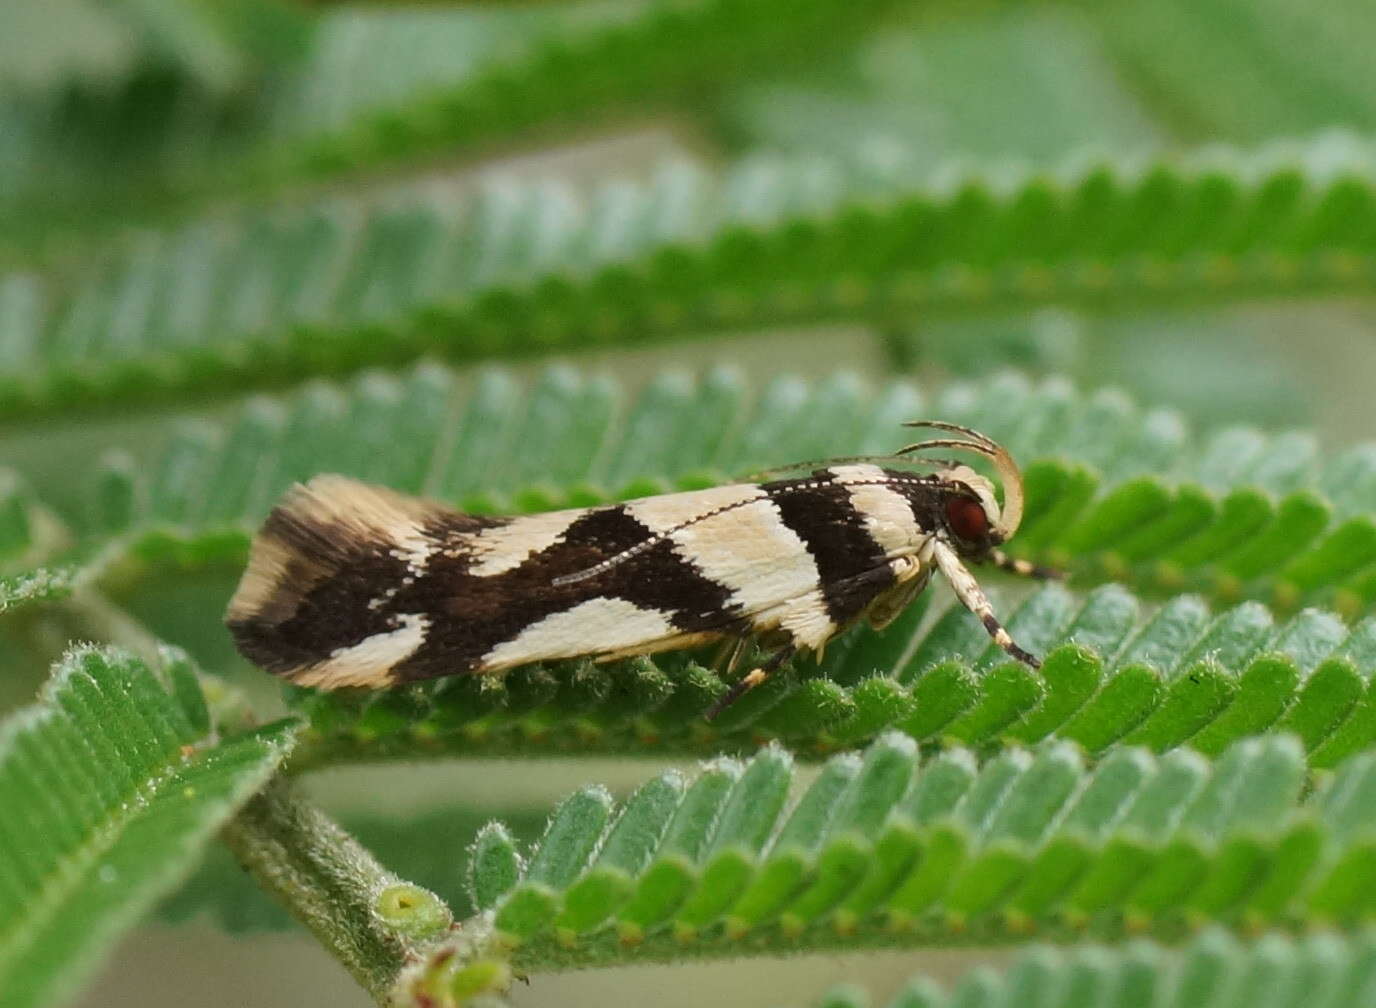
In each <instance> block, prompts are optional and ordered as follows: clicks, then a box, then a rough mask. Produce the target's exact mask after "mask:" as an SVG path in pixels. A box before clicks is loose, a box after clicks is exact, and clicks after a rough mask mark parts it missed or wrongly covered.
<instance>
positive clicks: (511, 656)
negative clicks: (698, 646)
mask: <svg viewBox="0 0 1376 1008" xmlns="http://www.w3.org/2000/svg"><path fill="white" fill-rule="evenodd" d="M681 634H682V631H681V630H679V629H677V628H676V627H675V626H674V624H673V623H672V622H670V620H669V614H668V613H665V612H661V611H660V610H658V609H645V608H641V607H640V606H638V605H636V604H635V603H634V602H627V601H626V600H625V599H620V598H593V599H588V600H587V601H586V602H581V603H579V604H578V605H576V606H574V607H573V608H572V609H567V610H565V611H564V612H557V613H552V614H551V615H549V616H546V617H545V618H544V619H542V620H540V621H539V622H537V623H532V624H531V625H530V626H528V627H526V628H525V629H524V630H522V631H521V632H520V634H519V635H517V636H516V637H515V638H513V639H512V640H509V641H505V642H504V643H501V644H498V645H497V646H496V647H494V648H493V649H492V650H491V651H489V652H487V654H486V655H484V656H483V660H482V667H483V668H484V669H487V670H493V671H495V670H497V669H503V668H510V667H512V666H515V665H524V664H525V663H526V662H533V661H541V660H543V659H546V658H563V657H567V656H569V655H577V654H587V653H588V644H589V642H596V644H597V649H598V651H599V652H607V651H620V650H623V649H627V648H637V647H639V646H640V645H643V644H645V643H648V642H650V641H655V640H659V639H661V638H664V637H673V636H679V635H681Z"/></svg>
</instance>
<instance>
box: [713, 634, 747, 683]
mask: <svg viewBox="0 0 1376 1008" xmlns="http://www.w3.org/2000/svg"><path fill="white" fill-rule="evenodd" d="M748 640H749V634H744V633H738V634H735V635H734V636H731V637H728V638H727V639H726V640H724V641H722V645H721V647H720V648H718V649H717V654H716V657H715V658H713V659H712V669H713V671H715V672H716V673H717V674H718V675H723V676H729V675H730V674H731V673H732V672H734V671H736V664H737V663H738V662H739V661H740V660H741V655H742V654H744V653H745V645H746V642H747V641H748Z"/></svg>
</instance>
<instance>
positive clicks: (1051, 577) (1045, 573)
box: [989, 549, 1065, 581]
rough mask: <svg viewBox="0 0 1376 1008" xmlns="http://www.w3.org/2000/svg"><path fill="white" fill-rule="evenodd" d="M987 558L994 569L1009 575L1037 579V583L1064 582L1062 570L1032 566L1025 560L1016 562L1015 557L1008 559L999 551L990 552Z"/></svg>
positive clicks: (1038, 565) (1032, 564) (1006, 555)
mask: <svg viewBox="0 0 1376 1008" xmlns="http://www.w3.org/2000/svg"><path fill="white" fill-rule="evenodd" d="M989 558H990V559H991V560H992V561H993V563H994V566H995V567H999V568H1001V569H1003V570H1006V571H1008V572H1009V573H1010V574H1016V575H1018V576H1019V577H1030V578H1037V579H1038V580H1039V581H1063V580H1065V571H1063V570H1057V569H1056V568H1055V567H1043V566H1041V565H1040V564H1034V563H1031V562H1029V561H1027V560H1018V559H1016V558H1015V557H1010V556H1009V555H1008V554H1007V553H1005V552H1004V551H1003V550H1001V549H996V550H990V551H989Z"/></svg>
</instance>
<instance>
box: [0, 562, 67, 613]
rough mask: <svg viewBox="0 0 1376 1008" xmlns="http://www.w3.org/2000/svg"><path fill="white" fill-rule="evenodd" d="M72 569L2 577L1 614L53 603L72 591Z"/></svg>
mask: <svg viewBox="0 0 1376 1008" xmlns="http://www.w3.org/2000/svg"><path fill="white" fill-rule="evenodd" d="M75 576H76V571H75V570H74V569H73V568H71V567H54V568H48V567H40V568H39V569H38V570H35V571H30V572H28V573H25V574H9V575H2V576H0V614H4V613H6V612H9V611H11V610H14V609H18V608H19V607H20V606H25V605H30V604H32V603H35V602H53V601H56V600H58V599H63V598H66V597H67V596H68V595H70V594H71V591H72V579H73V578H74V577H75Z"/></svg>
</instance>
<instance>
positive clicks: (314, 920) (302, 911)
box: [222, 778, 448, 1004]
mask: <svg viewBox="0 0 1376 1008" xmlns="http://www.w3.org/2000/svg"><path fill="white" fill-rule="evenodd" d="M222 835H223V837H224V840H225V843H227V844H228V845H229V848H230V850H232V851H233V852H234V855H235V857H236V858H238V860H239V862H240V864H242V865H243V866H244V867H245V868H246V869H247V870H248V871H250V872H251V873H252V874H253V876H254V878H256V879H257V880H258V883H259V884H260V885H262V886H263V888H265V889H267V890H268V891H269V892H271V893H273V894H274V895H275V896H276V897H277V898H278V899H279V900H281V901H282V903H283V904H284V905H285V906H286V907H287V909H288V910H289V911H290V912H291V914H292V916H294V917H295V918H296V919H297V920H298V921H300V922H301V923H302V924H303V925H305V926H306V928H308V929H309V930H310V932H311V933H312V934H314V935H315V936H316V938H318V939H319V940H320V942H321V944H323V945H324V946H325V947H326V948H327V949H328V950H329V951H330V953H331V954H332V955H334V957H335V958H336V959H338V960H339V961H340V962H341V963H342V964H343V965H344V967H345V969H347V970H348V971H349V972H350V973H351V974H352V975H353V977H354V979H356V980H357V981H358V982H359V983H360V984H362V985H363V987H364V988H366V989H367V991H368V992H369V993H370V994H371V995H372V996H373V997H374V998H375V999H376V1000H377V1001H378V1002H379V1003H380V1004H386V1003H388V999H389V997H390V993H391V990H392V987H393V985H394V983H395V981H396V979H397V976H398V974H399V973H400V972H401V970H402V967H403V966H405V965H406V964H407V963H408V962H410V961H414V960H415V959H416V958H417V956H418V955H419V952H420V949H421V948H422V947H423V946H425V945H428V944H430V939H431V938H432V937H433V934H432V933H429V934H427V933H425V932H426V930H430V931H431V932H433V930H435V929H434V928H429V929H420V930H419V931H418V929H417V927H416V926H415V924H416V921H415V920H413V919H411V918H415V917H417V916H419V917H420V918H423V919H426V920H433V919H434V915H435V911H436V908H437V907H438V908H439V910H440V911H441V914H442V916H443V921H442V922H437V923H440V927H439V930H443V928H444V927H447V925H448V915H447V912H445V908H444V907H443V904H442V903H441V902H440V901H439V899H438V898H437V897H435V896H434V895H433V894H431V893H428V892H426V891H425V890H423V889H419V888H418V887H415V886H412V885H410V884H408V883H404V882H402V881H401V880H400V879H399V878H397V876H395V875H394V874H392V873H391V872H389V871H388V870H387V869H386V868H384V867H383V866H382V865H381V864H379V863H378V862H377V860H376V859H375V858H374V857H373V856H372V854H370V853H369V852H368V851H367V850H365V849H364V848H363V847H362V846H361V845H360V844H359V843H358V841H357V840H355V839H354V838H353V837H352V836H350V835H349V834H348V833H347V832H345V831H344V830H343V829H342V828H341V827H340V826H339V825H338V824H336V823H335V822H334V821H333V820H331V819H330V818H329V817H328V816H326V815H325V814H324V813H323V812H321V811H320V810H319V809H317V808H315V807H314V806H312V805H310V804H308V803H307V802H305V801H303V800H302V799H301V798H300V797H298V796H297V795H296V794H295V793H294V792H293V790H292V788H291V786H290V785H289V784H287V783H286V782H285V781H284V780H282V779H280V778H279V779H276V780H274V781H273V782H272V783H270V784H269V785H268V787H267V788H266V789H264V790H263V791H262V792H261V793H260V794H258V795H257V796H256V797H254V798H253V799H252V800H251V801H250V802H249V803H248V804H247V805H246V806H244V808H243V810H242V811H241V812H240V813H239V814H238V815H237V816H235V817H234V819H232V820H231V821H230V823H229V825H227V826H226V827H225V828H224V830H223V833H222ZM398 893H401V894H403V896H402V906H403V909H404V911H405V912H404V913H403V914H401V916H400V917H399V916H398V914H397V912H396V909H397V908H396V904H397V902H398V901H397V900H396V899H394V898H391V897H392V896H395V894H398ZM412 910H420V911H421V913H420V914H419V915H417V914H415V913H412V912H411V911H412ZM427 915H428V916H427ZM402 918H405V919H402Z"/></svg>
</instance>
